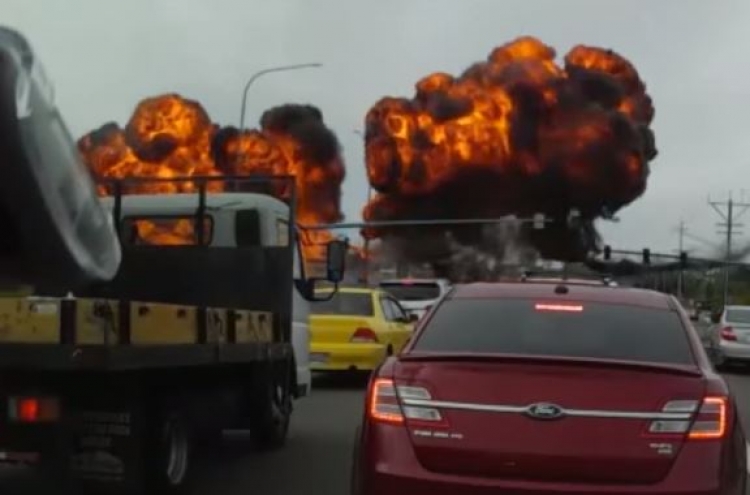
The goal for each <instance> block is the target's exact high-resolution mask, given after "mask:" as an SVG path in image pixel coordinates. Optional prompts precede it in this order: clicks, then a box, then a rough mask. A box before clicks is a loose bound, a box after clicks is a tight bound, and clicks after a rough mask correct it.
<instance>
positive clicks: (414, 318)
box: [407, 313, 419, 323]
mask: <svg viewBox="0 0 750 495" xmlns="http://www.w3.org/2000/svg"><path fill="white" fill-rule="evenodd" d="M407 321H408V322H409V323H416V322H418V321H419V316H417V315H415V314H414V313H412V314H410V315H409V316H408V317H407Z"/></svg>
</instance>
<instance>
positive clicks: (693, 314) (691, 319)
mask: <svg viewBox="0 0 750 495" xmlns="http://www.w3.org/2000/svg"><path fill="white" fill-rule="evenodd" d="M698 319H699V318H698V314H697V313H692V314H691V315H690V321H698Z"/></svg>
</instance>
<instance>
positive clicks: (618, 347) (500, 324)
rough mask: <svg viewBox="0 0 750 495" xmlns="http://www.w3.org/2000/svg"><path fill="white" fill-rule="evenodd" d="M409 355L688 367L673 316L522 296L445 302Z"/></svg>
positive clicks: (682, 331)
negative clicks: (545, 358)
mask: <svg viewBox="0 0 750 495" xmlns="http://www.w3.org/2000/svg"><path fill="white" fill-rule="evenodd" d="M414 350H416V351H429V352H471V353H499V354H524V355H539V356H563V357H578V358H593V359H620V360H627V361H645V362H656V363H669V364H693V363H694V359H693V354H692V351H691V348H690V344H689V341H688V337H687V334H686V331H685V329H684V328H683V325H682V321H681V319H680V318H679V316H678V315H677V313H675V312H673V311H668V310H659V309H650V308H642V307H635V306H625V305H612V304H601V303H566V304H565V305H562V304H561V303H557V304H552V303H544V302H543V301H529V300H523V299H505V300H492V299H453V300H449V301H446V302H445V303H443V304H442V305H440V307H439V308H438V309H437V311H436V312H435V314H434V315H433V317H432V318H431V319H430V321H429V322H428V324H427V326H426V328H425V329H424V330H423V332H422V333H421V336H420V337H419V339H418V340H417V341H416V343H415V346H414Z"/></svg>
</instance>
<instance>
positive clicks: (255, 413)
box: [250, 376, 292, 450]
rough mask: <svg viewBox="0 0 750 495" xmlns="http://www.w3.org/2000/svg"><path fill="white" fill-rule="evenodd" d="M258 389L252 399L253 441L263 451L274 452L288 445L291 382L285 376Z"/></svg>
mask: <svg viewBox="0 0 750 495" xmlns="http://www.w3.org/2000/svg"><path fill="white" fill-rule="evenodd" d="M269 381H270V383H268V384H265V385H261V386H259V387H258V388H256V390H255V392H256V394H258V396H257V397H252V398H251V403H252V404H253V405H252V407H251V417H250V420H251V424H250V430H251V434H252V437H253V441H254V443H255V445H257V446H258V448H260V449H262V450H272V449H276V448H279V447H282V446H283V445H284V444H285V443H286V438H287V435H288V433H289V423H290V421H291V416H292V389H291V386H290V384H291V380H290V378H289V377H288V376H284V377H283V378H281V379H278V380H273V379H272V380H269Z"/></svg>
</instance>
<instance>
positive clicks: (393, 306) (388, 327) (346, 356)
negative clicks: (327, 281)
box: [310, 287, 415, 371]
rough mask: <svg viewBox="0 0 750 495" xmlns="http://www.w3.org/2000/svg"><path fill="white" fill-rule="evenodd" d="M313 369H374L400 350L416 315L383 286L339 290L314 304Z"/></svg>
mask: <svg viewBox="0 0 750 495" xmlns="http://www.w3.org/2000/svg"><path fill="white" fill-rule="evenodd" d="M310 313H311V314H310V368H311V369H312V370H316V371H371V370H373V369H375V368H376V367H377V366H378V365H379V364H380V362H381V361H383V359H385V357H386V356H389V355H391V354H396V353H398V352H399V351H400V350H401V349H402V348H403V347H404V345H406V342H407V341H408V340H409V337H410V336H411V334H412V330H413V329H414V323H415V318H413V317H410V316H408V315H407V313H406V311H404V309H403V308H402V307H401V305H400V304H399V303H398V301H396V300H395V299H394V298H393V297H392V296H390V295H389V294H387V293H386V292H383V291H381V290H379V289H368V288H343V287H342V288H339V290H338V292H337V293H336V295H334V296H333V298H332V299H330V300H329V301H320V302H314V303H312V304H311V305H310Z"/></svg>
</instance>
